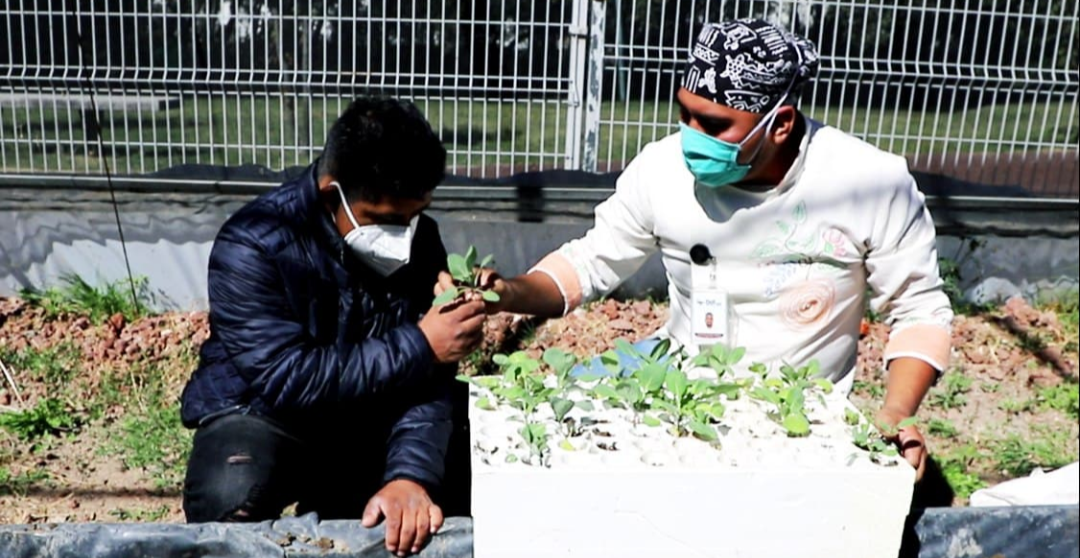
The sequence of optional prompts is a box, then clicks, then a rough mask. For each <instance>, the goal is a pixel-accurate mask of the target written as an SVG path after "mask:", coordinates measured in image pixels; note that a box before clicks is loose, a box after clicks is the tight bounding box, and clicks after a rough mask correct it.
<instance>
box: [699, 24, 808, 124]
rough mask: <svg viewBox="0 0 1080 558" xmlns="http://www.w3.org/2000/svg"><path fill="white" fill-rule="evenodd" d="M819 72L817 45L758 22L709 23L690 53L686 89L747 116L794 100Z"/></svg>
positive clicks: (773, 26)
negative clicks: (785, 98)
mask: <svg viewBox="0 0 1080 558" xmlns="http://www.w3.org/2000/svg"><path fill="white" fill-rule="evenodd" d="M817 69H818V54H817V50H816V49H815V47H814V44H813V43H811V42H810V41H808V40H806V39H803V38H802V37H798V36H796V35H794V34H792V33H790V32H788V31H786V30H784V29H782V28H780V27H777V26H776V25H774V24H772V23H769V22H767V21H763V20H760V19H739V20H735V21H725V22H723V23H708V24H706V25H705V28H704V29H702V30H701V33H700V34H698V37H697V40H696V41H695V42H694V46H693V47H692V48H691V51H690V60H689V62H688V64H687V67H686V73H685V74H683V83H682V86H683V87H684V88H686V89H687V90H688V91H690V92H691V93H693V94H695V95H698V96H700V97H704V98H706V99H709V100H711V101H712V102H714V103H719V104H722V105H726V106H729V107H731V108H733V109H736V110H742V111H746V112H756V113H762V112H768V111H769V110H771V109H772V108H773V106H775V104H776V103H777V102H779V101H780V98H781V97H783V95H784V93H788V98H790V99H793V98H796V97H797V96H798V94H799V90H800V89H801V88H802V86H803V85H804V84H805V83H806V82H807V81H809V80H810V78H812V77H813V76H814V75H815V74H816V73H817Z"/></svg>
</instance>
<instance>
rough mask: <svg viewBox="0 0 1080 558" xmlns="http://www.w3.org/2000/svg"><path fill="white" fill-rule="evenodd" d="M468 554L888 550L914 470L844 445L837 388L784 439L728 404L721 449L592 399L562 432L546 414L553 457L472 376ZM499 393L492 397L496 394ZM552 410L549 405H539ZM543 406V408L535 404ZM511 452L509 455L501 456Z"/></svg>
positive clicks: (649, 555) (660, 557) (753, 409)
mask: <svg viewBox="0 0 1080 558" xmlns="http://www.w3.org/2000/svg"><path fill="white" fill-rule="evenodd" d="M470 389H471V397H470V399H471V404H470V421H471V432H472V468H473V469H472V470H473V485H472V509H473V530H474V531H473V534H474V539H473V545H474V556H475V557H476V558H518V557H520V558H552V557H556V556H558V557H563V556H580V557H588V558H603V557H612V558H615V557H618V558H638V557H640V558H666V557H676V556H677V557H680V558H690V557H717V558H720V557H723V558H736V557H746V558H774V557H775V558H781V557H782V558H792V557H796V556H798V557H801V558H815V557H820V558H846V557H850V558H886V557H888V558H893V557H895V556H896V555H897V554H898V552H899V548H900V540H901V536H902V532H903V528H904V521H905V518H906V517H907V513H908V509H909V506H910V504H911V495H912V488H913V483H914V470H913V469H912V467H910V466H909V465H908V464H907V463H906V462H903V461H901V460H898V459H895V458H892V459H886V460H885V462H886V464H881V463H874V462H872V461H871V460H870V459H869V456H868V454H867V453H866V452H864V451H862V450H859V449H858V448H856V447H855V446H854V445H853V444H852V443H851V433H850V427H849V426H847V425H846V424H845V423H844V421H843V414H844V409H845V408H849V409H854V407H853V406H852V405H851V404H850V403H849V402H848V401H847V400H846V399H844V398H843V397H842V396H839V395H832V396H828V397H827V398H826V401H825V402H826V404H825V405H824V406H823V405H821V403H820V402H817V401H812V402H810V403H809V406H808V408H809V413H808V416H809V418H810V420H811V421H812V423H813V425H812V431H811V434H810V435H809V436H807V437H805V438H789V437H788V436H787V435H786V433H785V432H784V430H783V429H782V428H781V427H780V426H779V425H777V424H776V423H775V422H774V421H772V420H770V419H769V418H768V416H767V414H766V410H765V407H764V404H762V403H760V402H757V401H754V400H752V399H750V398H749V397H747V396H745V395H744V396H743V397H741V398H740V399H738V400H735V401H730V402H726V405H727V412H726V413H725V415H724V419H723V420H722V421H721V423H720V425H719V427H718V430H719V432H720V440H719V447H717V446H716V445H713V444H710V443H708V442H704V441H701V440H698V439H695V438H675V437H673V436H671V435H670V434H668V433H667V431H666V425H665V426H661V427H648V426H644V425H639V426H634V425H633V424H632V422H633V421H632V419H631V417H632V415H631V414H630V413H629V412H628V411H624V410H621V409H607V408H605V407H604V406H603V405H601V404H599V403H597V406H596V409H595V411H592V412H583V411H581V410H579V409H574V411H572V412H571V415H572V416H574V417H575V418H576V419H578V420H582V419H584V420H586V421H590V420H591V421H593V422H592V423H591V425H590V426H588V427H587V428H586V429H585V432H584V434H582V435H580V436H578V437H574V438H571V439H569V440H568V442H569V445H571V446H572V447H573V450H572V451H568V450H567V449H564V448H563V447H561V446H562V445H563V444H562V443H561V442H562V440H564V438H563V437H562V435H560V434H559V433H558V432H557V430H556V425H555V423H554V420H553V419H551V415H550V410H548V411H547V415H546V418H547V421H546V422H547V424H548V431H549V434H550V439H551V442H550V446H551V456H550V459H549V462H548V463H547V464H546V465H547V466H544V465H541V464H536V463H531V461H535V459H530V458H529V452H528V449H527V448H526V447H525V446H524V444H523V442H522V439H521V437H520V436H519V435H518V433H517V430H518V429H519V428H521V426H522V422H521V419H520V418H519V417H520V413H519V412H518V411H516V410H514V409H506V408H496V409H494V410H484V409H480V408H477V406H476V405H475V402H476V401H477V399H478V398H480V397H487V396H488V395H489V394H488V393H487V392H486V390H484V389H483V388H480V387H477V386H475V385H473V386H470ZM492 400H493V399H492ZM542 409H547V406H546V405H544V406H542ZM541 415H543V413H542V412H541ZM511 454H512V455H514V456H515V457H514V458H511V459H514V461H513V462H508V461H507V455H511Z"/></svg>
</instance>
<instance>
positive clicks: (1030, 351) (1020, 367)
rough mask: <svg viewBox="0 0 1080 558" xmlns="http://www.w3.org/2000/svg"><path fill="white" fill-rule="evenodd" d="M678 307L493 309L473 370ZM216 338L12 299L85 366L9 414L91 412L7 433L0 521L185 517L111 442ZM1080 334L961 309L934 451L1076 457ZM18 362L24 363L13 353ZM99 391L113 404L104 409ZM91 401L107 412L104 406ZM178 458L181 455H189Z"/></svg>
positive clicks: (588, 351) (177, 385) (0, 455)
mask: <svg viewBox="0 0 1080 558" xmlns="http://www.w3.org/2000/svg"><path fill="white" fill-rule="evenodd" d="M666 317H667V306H666V304H664V303H655V302H650V301H616V300H605V301H601V302H598V303H595V304H591V305H588V306H587V307H585V308H583V309H580V310H578V311H576V312H574V313H572V314H571V315H569V316H567V317H565V318H561V319H552V320H536V319H532V318H527V317H516V316H509V315H499V316H494V317H492V318H491V319H490V320H489V321H488V323H487V325H486V326H485V327H486V335H485V341H484V344H483V346H482V348H481V350H480V351H479V352H478V353H477V355H475V356H474V357H472V358H470V359H469V360H468V361H466V362H464V363H463V366H462V368H463V370H464V371H466V372H467V373H486V372H492V371H493V370H492V368H491V366H492V365H491V364H490V360H491V359H490V357H491V356H492V355H494V354H495V353H499V352H503V353H507V352H511V351H513V350H518V349H523V350H526V351H529V352H530V353H532V354H533V355H534V356H539V355H540V354H541V353H542V351H543V350H544V349H546V348H548V347H554V346H557V347H560V348H562V349H564V350H568V351H570V352H572V353H574V354H576V355H578V356H579V357H581V358H589V357H592V356H595V355H598V354H600V353H601V352H603V351H604V350H607V349H608V348H611V347H612V346H613V342H614V341H615V340H616V339H618V338H624V339H627V340H629V341H637V340H640V339H642V338H644V337H646V336H648V335H649V334H651V333H652V332H653V331H655V330H656V329H657V328H658V327H660V326H661V325H662V324H663V323H664V321H665V320H666ZM208 334H209V324H208V321H207V318H206V315H205V313H198V312H197V313H168V314H164V315H159V316H154V317H149V318H144V319H141V320H137V321H135V322H134V323H127V322H126V321H125V320H124V319H123V317H122V316H121V315H114V316H113V317H111V318H110V319H108V320H105V321H104V322H103V323H100V324H94V323H92V322H91V321H90V320H89V319H87V318H86V317H84V316H58V317H52V318H50V317H47V316H46V314H45V312H44V311H43V310H42V309H41V308H38V307H35V306H33V305H30V304H28V303H26V302H25V301H23V300H20V299H15V298H7V299H4V298H0V357H2V356H3V355H9V359H10V355H13V354H16V353H18V352H20V351H23V352H25V350H26V349H33V350H35V351H39V352H40V351H46V352H47V351H50V350H57V349H58V348H65V350H68V351H72V350H74V351H75V352H74V353H73V354H75V355H76V356H75V357H73V358H74V360H73V361H71V362H67V363H66V364H65V365H64V366H62V367H61V368H62V369H66V370H68V371H69V372H73V374H72V375H70V377H65V376H64V373H63V370H61V371H60V372H56V374H58V376H57V377H53V378H51V379H50V378H48V377H41V376H42V375H41V374H31V373H30V372H29V371H28V370H25V369H19V368H15V369H13V370H11V373H12V375H13V379H14V381H15V384H16V386H17V388H18V393H17V394H16V391H15V389H13V387H12V385H11V384H10V383H9V382H8V381H7V380H6V379H3V378H0V412H3V411H22V410H27V409H31V408H33V407H34V405H35V404H36V402H38V401H40V400H42V399H43V398H46V397H58V396H59V397H63V398H65V400H66V401H68V403H69V404H70V405H71V407H72V408H73V409H75V410H76V411H84V412H85V413H86V416H92V418H90V419H88V420H86V421H85V422H84V423H83V424H81V425H79V426H78V427H74V428H70V429H69V430H68V431H67V432H65V433H64V434H63V435H62V436H59V437H48V436H47V437H44V438H38V439H37V440H34V441H27V440H23V439H20V438H18V437H17V436H15V435H14V434H13V433H10V432H5V431H3V430H0V523H41V522H50V523H51V522H65V521H108V522H113V521H164V522H179V521H183V515H182V512H181V510H180V496H179V488H180V486H179V481H178V479H177V477H176V476H175V475H174V476H172V477H163V476H162V474H161V473H160V471H153V470H150V469H147V468H144V467H128V466H125V460H124V456H123V455H122V453H121V454H117V453H116V452H115V451H114V452H108V451H106V449H107V448H109V447H110V445H113V446H115V442H116V440H117V437H118V432H121V430H120V426H121V425H122V424H123V423H124V420H125V419H126V418H129V417H131V416H133V415H137V414H138V413H140V412H144V411H145V410H146V409H145V406H146V404H145V403H138V404H133V403H132V401H143V399H140V393H142V391H145V390H147V389H150V387H151V385H157V386H159V387H160V389H161V390H162V392H163V394H164V399H165V400H166V401H167V402H168V404H170V405H173V406H175V404H176V399H177V397H178V395H179V392H180V389H181V388H182V387H183V382H184V381H185V380H186V378H187V376H188V374H190V372H191V369H192V367H193V366H194V364H195V354H196V353H197V351H196V349H197V347H198V346H199V345H200V344H201V343H202V342H203V341H204V340H205V339H206V338H207V336H208ZM1076 335H1077V334H1076V325H1075V324H1068V323H1062V322H1061V321H1060V318H1059V315H1058V314H1056V313H1055V312H1052V311H1049V310H1040V309H1037V308H1033V307H1032V306H1030V305H1028V304H1027V303H1026V302H1024V301H1023V300H1022V299H1014V300H1011V301H1010V302H1009V303H1007V304H1005V305H1002V306H1001V307H999V308H996V309H993V310H990V311H987V312H984V313H981V314H978V315H972V316H958V317H957V319H956V322H955V326H954V358H953V363H952V364H953V368H952V370H950V372H949V374H950V375H952V376H960V377H963V378H966V379H968V380H969V381H968V382H967V383H966V384H964V382H957V384H956V385H957V386H959V387H955V386H954V387H953V388H949V386H947V385H945V384H946V382H945V381H944V380H943V381H942V382H941V383H940V384H939V386H937V387H935V388H934V390H932V392H931V394H930V396H928V398H927V400H926V403H924V405H923V408H922V409H921V410H920V413H919V418H920V424H922V425H928V424H930V423H931V422H934V421H936V424H938V425H939V426H940V425H943V424H945V423H947V424H948V425H949V428H939V429H937V431H936V432H930V433H929V434H928V435H927V437H928V443H929V445H930V449H931V452H932V453H933V454H934V455H935V456H939V457H940V458H941V459H940V461H941V462H942V463H946V462H948V463H957V462H960V461H963V465H964V466H965V469H966V471H967V473H969V474H970V475H973V476H974V478H976V479H981V482H983V483H986V484H989V485H992V484H995V483H997V482H1000V481H1002V480H1004V479H1007V478H1009V477H1010V476H1013V475H1012V474H1011V473H1010V472H1008V471H1003V470H1002V468H1001V459H999V457H1000V456H996V455H995V453H994V452H995V451H997V450H994V449H993V448H998V447H1001V446H1000V444H999V442H1000V441H1001V440H1003V439H1005V438H1008V437H1009V436H1011V435H1015V436H1016V437H1017V439H1019V440H1031V441H1038V440H1039V438H1038V437H1039V436H1043V435H1050V434H1052V435H1054V436H1057V437H1056V438H1053V440H1054V441H1055V443H1057V444H1058V447H1055V448H1054V449H1055V451H1059V452H1063V453H1064V455H1065V456H1066V457H1069V456H1071V460H1073V461H1075V460H1077V458H1078V456H1080V446H1078V443H1077V440H1078V430H1080V428H1078V423H1077V419H1076V418H1075V416H1074V415H1073V416H1070V414H1068V412H1066V411H1063V410H1060V409H1054V408H1050V407H1048V406H1047V405H1046V404H1045V402H1044V401H1042V400H1041V399H1040V397H1041V394H1043V393H1044V391H1043V390H1045V389H1046V388H1048V387H1052V386H1058V385H1063V383H1065V385H1068V384H1070V383H1071V384H1075V383H1076V381H1077V374H1078V357H1077V339H1076ZM887 336H888V328H887V326H885V325H884V324H880V323H866V324H864V335H863V337H862V340H861V343H860V358H859V371H858V375H857V383H856V390H855V392H854V393H853V395H852V398H853V400H854V401H856V403H857V404H859V405H860V406H862V407H864V408H866V409H873V408H875V407H876V406H877V405H880V403H881V393H882V391H883V386H884V378H883V375H882V370H881V364H880V363H881V355H882V350H883V348H884V345H885V342H886V340H887ZM6 364H8V365H9V368H12V367H11V366H10V365H11V364H12V363H11V362H7V363H6ZM65 367H66V368H65ZM58 378H59V380H58ZM961 384H964V385H966V386H967V387H963V385H961ZM950 385H951V384H950ZM950 389H951V391H950ZM110 393H111V394H112V396H111V397H110V396H109V394H110ZM96 401H104V402H105V403H103V404H98V405H96V406H95V404H94V402H96ZM91 409H98V412H97V414H96V415H94V414H93V413H91V412H90V410H91ZM176 420H177V421H178V419H176ZM174 426H176V425H175V424H174ZM177 428H178V427H177ZM923 430H924V431H927V430H928V429H927V428H926V427H924V428H923ZM995 444H998V445H995ZM1062 444H1063V445H1062ZM972 448H973V449H972ZM964 451H967V452H968V453H963V452H964ZM1019 451H1021V452H1022V451H1023V448H1020V450H1019ZM957 455H960V456H961V457H956V456H957ZM964 456H966V457H964ZM174 457H175V456H174ZM1038 457H1039V456H1032V457H1031V459H1032V460H1037V459H1036V458H1038ZM177 462H178V463H181V464H182V458H177ZM174 468H175V467H174ZM180 470H181V471H182V465H181V467H180ZM5 473H6V475H7V477H8V478H7V480H5V479H4V474H5ZM163 478H166V480H167V482H164V483H163V482H162V479H163ZM13 479H15V480H13ZM943 482H944V479H942V478H940V477H939V478H937V479H936V480H935V479H934V478H931V477H928V480H927V481H926V482H925V483H924V485H925V486H924V487H922V488H921V490H922V492H923V493H924V494H923V495H922V498H923V500H924V502H925V503H929V504H935V505H957V504H963V503H964V498H963V497H956V495H955V494H953V493H952V492H951V491H950V490H949V487H948V484H947V483H946V484H945V485H942V483H943Z"/></svg>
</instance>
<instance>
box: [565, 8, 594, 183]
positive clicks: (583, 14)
mask: <svg viewBox="0 0 1080 558" xmlns="http://www.w3.org/2000/svg"><path fill="white" fill-rule="evenodd" d="M590 1H591V0H574V1H573V5H572V6H573V7H571V8H570V10H571V13H570V29H569V30H568V31H569V32H568V34H569V36H570V68H569V72H570V73H569V76H568V77H569V78H570V79H569V87H568V88H567V99H566V101H567V102H566V104H567V109H566V147H565V150H564V153H565V162H564V164H563V167H564V168H566V169H567V170H578V169H580V168H581V120H582V117H583V116H584V113H583V111H582V105H583V97H584V90H585V87H584V84H585V83H586V79H587V76H586V74H585V68H586V57H587V49H588V40H589V32H588V17H589V2H590Z"/></svg>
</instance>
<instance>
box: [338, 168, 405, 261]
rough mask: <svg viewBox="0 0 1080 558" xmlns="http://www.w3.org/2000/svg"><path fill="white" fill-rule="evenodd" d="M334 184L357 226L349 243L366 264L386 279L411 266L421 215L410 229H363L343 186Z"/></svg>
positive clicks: (365, 226)
mask: <svg viewBox="0 0 1080 558" xmlns="http://www.w3.org/2000/svg"><path fill="white" fill-rule="evenodd" d="M331 185H332V186H334V187H335V188H337V191H338V195H339V196H341V203H342V205H343V206H345V216H346V217H348V218H349V222H350V223H352V226H353V230H351V231H349V232H348V233H346V234H345V244H347V245H348V246H349V248H351V249H352V251H353V252H354V253H355V254H356V255H357V256H359V257H360V259H361V260H363V261H364V263H366V264H368V266H370V267H371V268H372V269H374V270H375V271H377V272H379V274H380V275H382V276H384V277H385V276H387V275H390V274H391V273H393V272H395V271H397V270H398V269H401V266H403V265H405V264H407V263H409V255H410V253H411V251H412V240H413V235H414V234H416V224H417V223H418V222H419V221H420V216H419V215H417V216H416V217H413V218H412V219H411V220H410V221H409V224H408V225H407V226H406V225H364V226H360V225H358V224H357V223H356V217H355V216H353V213H352V209H351V208H350V207H349V202H348V200H346V199H345V192H343V191H342V189H341V184H338V183H337V182H332V183H331Z"/></svg>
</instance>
